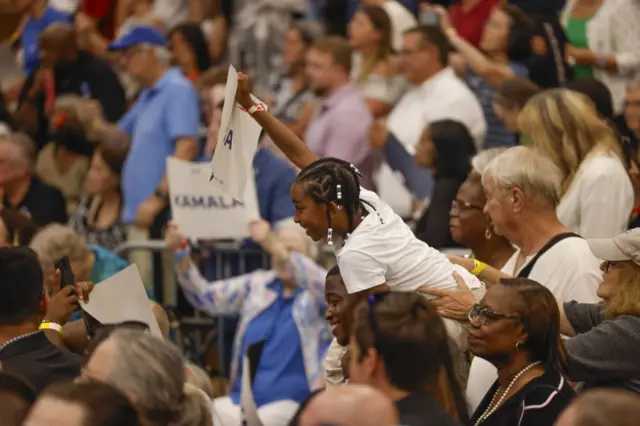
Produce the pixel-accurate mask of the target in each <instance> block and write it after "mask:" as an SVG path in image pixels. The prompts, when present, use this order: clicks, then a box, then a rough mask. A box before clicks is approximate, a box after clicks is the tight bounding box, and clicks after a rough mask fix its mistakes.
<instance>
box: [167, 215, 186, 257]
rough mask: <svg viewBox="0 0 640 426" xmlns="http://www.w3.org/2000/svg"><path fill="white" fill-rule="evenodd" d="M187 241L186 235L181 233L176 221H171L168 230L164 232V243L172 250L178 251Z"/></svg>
mask: <svg viewBox="0 0 640 426" xmlns="http://www.w3.org/2000/svg"><path fill="white" fill-rule="evenodd" d="M185 241H186V239H185V238H184V235H182V234H181V233H180V230H179V229H178V225H177V224H176V223H175V222H174V221H170V222H169V226H168V227H167V231H166V232H165V234H164V243H165V244H166V246H167V248H168V249H169V250H171V251H172V252H176V251H178V250H180V249H181V248H182V247H183V246H184V242H185Z"/></svg>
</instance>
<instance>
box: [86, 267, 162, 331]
mask: <svg viewBox="0 0 640 426" xmlns="http://www.w3.org/2000/svg"><path fill="white" fill-rule="evenodd" d="M80 305H81V307H82V309H84V310H85V311H86V312H87V313H88V314H89V315H91V316H92V317H94V318H95V319H96V320H98V321H100V322H101V323H102V324H117V323H121V322H124V321H139V322H143V323H145V324H148V325H149V330H150V331H151V334H152V335H154V336H156V337H163V336H162V332H161V331H160V327H159V326H158V322H157V321H156V317H155V316H154V315H153V311H152V310H151V302H150V301H149V298H148V297H147V292H146V291H145V288H144V284H143V283H142V278H141V277H140V272H139V271H138V267H137V266H136V265H135V264H133V265H130V266H128V267H127V268H126V269H123V270H122V271H120V272H118V273H117V274H115V275H113V276H111V277H109V278H107V279H106V280H104V281H102V282H100V283H98V284H96V286H95V287H94V288H93V291H92V292H91V295H90V296H89V303H83V302H80Z"/></svg>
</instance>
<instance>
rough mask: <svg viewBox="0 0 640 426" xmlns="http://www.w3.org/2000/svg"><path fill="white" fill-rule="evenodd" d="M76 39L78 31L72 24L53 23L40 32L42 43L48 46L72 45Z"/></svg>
mask: <svg viewBox="0 0 640 426" xmlns="http://www.w3.org/2000/svg"><path fill="white" fill-rule="evenodd" d="M75 41H76V31H75V29H74V28H73V25H70V24H64V23H55V24H51V25H49V26H48V27H47V28H45V30H44V31H43V32H42V33H40V43H41V44H42V45H46V46H70V45H75Z"/></svg>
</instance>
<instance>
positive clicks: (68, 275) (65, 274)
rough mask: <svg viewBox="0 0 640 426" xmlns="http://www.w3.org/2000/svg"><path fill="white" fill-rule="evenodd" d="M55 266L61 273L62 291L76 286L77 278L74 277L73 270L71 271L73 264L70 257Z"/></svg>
mask: <svg viewBox="0 0 640 426" xmlns="http://www.w3.org/2000/svg"><path fill="white" fill-rule="evenodd" d="M54 266H55V268H56V269H57V270H59V271H60V290H62V289H63V288H65V287H67V286H70V285H72V286H75V284H76V278H75V276H74V275H73V269H71V262H70V261H69V257H68V256H65V257H63V258H62V259H60V260H58V261H57V262H56V263H55V265H54Z"/></svg>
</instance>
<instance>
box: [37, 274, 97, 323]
mask: <svg viewBox="0 0 640 426" xmlns="http://www.w3.org/2000/svg"><path fill="white" fill-rule="evenodd" d="M60 275H61V274H60V270H56V273H55V279H54V281H53V283H52V285H51V295H50V296H48V300H47V302H48V303H47V314H46V315H45V317H44V319H45V320H46V321H51V322H55V323H56V324H60V325H65V324H66V323H67V321H68V320H69V317H70V316H71V314H73V313H74V312H76V311H77V310H79V309H80V307H79V305H78V302H79V301H82V302H85V303H86V302H88V301H89V294H90V293H91V291H92V290H93V288H94V284H93V283H90V282H79V283H76V284H75V285H69V286H66V287H65V288H63V289H60Z"/></svg>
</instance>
